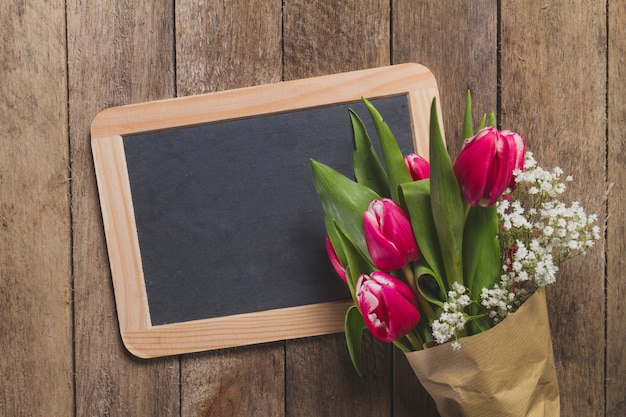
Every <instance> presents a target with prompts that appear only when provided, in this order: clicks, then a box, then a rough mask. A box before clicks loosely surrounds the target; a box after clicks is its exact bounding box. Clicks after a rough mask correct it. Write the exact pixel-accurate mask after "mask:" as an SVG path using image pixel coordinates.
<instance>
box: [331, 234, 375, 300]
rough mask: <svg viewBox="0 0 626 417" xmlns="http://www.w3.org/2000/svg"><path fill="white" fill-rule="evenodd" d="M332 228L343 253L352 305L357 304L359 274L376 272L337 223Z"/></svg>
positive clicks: (367, 258)
mask: <svg viewBox="0 0 626 417" xmlns="http://www.w3.org/2000/svg"><path fill="white" fill-rule="evenodd" d="M333 227H334V229H335V231H336V232H337V236H338V238H339V242H340V245H339V246H341V248H342V251H343V253H344V254H345V257H346V264H345V265H346V280H347V281H348V287H349V288H350V293H351V294H352V299H353V300H354V303H355V304H356V303H357V299H356V294H355V291H356V282H357V280H358V279H359V277H360V276H361V274H369V273H371V272H372V271H375V270H376V267H375V266H374V265H373V264H372V263H371V261H370V260H369V257H368V256H367V255H366V254H364V253H363V252H362V251H361V250H359V248H358V247H357V246H356V244H355V243H354V241H353V240H352V239H351V238H350V236H348V235H347V234H346V232H345V231H344V230H343V229H342V228H341V226H340V225H339V224H338V223H337V222H333Z"/></svg>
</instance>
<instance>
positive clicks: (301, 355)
mask: <svg viewBox="0 0 626 417" xmlns="http://www.w3.org/2000/svg"><path fill="white" fill-rule="evenodd" d="M389 7H390V6H389V2H388V1H380V0H378V1H372V2H363V1H360V0H353V1H344V2H313V3H312V2H307V1H303V0H290V1H285V2H284V30H283V33H284V45H285V57H284V63H285V69H284V71H285V80H292V79H298V78H307V77H311V76H316V75H324V74H331V73H337V72H344V71H351V70H357V69H364V68H371V67H379V66H383V65H388V64H389V56H390V49H389V46H390V41H389V13H390V10H389ZM322 243H323V242H320V245H321V244H322ZM366 341H367V343H365V346H364V349H365V350H364V355H365V358H364V359H365V362H366V363H367V368H366V372H365V376H364V377H363V378H362V379H359V377H358V376H357V374H356V372H355V371H354V369H353V368H352V365H351V362H350V358H349V355H348V353H347V350H346V347H345V340H344V336H343V334H338V335H330V336H325V337H320V338H311V339H301V340H296V341H288V342H287V349H286V361H287V362H286V372H287V375H286V377H287V387H286V402H287V405H286V407H287V415H288V416H298V417H301V416H348V415H358V414H361V415H375V416H381V417H382V416H388V415H391V389H392V385H391V367H390V363H391V362H390V361H391V356H390V355H391V349H390V347H389V346H388V345H385V344H383V343H381V342H379V341H377V340H373V338H371V337H369V336H368V337H367V338H366Z"/></svg>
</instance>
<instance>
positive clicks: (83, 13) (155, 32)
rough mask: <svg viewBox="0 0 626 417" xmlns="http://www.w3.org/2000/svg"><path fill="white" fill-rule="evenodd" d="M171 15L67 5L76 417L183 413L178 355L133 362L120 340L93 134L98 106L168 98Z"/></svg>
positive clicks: (159, 9) (162, 6)
mask: <svg viewBox="0 0 626 417" xmlns="http://www.w3.org/2000/svg"><path fill="white" fill-rule="evenodd" d="M171 16H172V10H171V2H154V3H145V4H142V5H138V4H135V3H128V2H125V1H113V2H108V3H107V4H106V6H105V5H103V4H100V3H94V2H77V1H70V2H68V5H67V22H68V59H69V62H68V68H69V83H70V89H69V112H70V117H69V125H70V143H71V151H72V152H71V157H72V175H73V182H72V220H73V224H72V226H73V243H74V248H73V260H74V262H73V270H74V276H75V282H74V294H75V323H74V327H75V361H76V363H75V371H76V376H75V378H76V404H75V407H76V415H80V416H96V415H97V416H102V415H107V416H129V415H150V416H168V415H171V416H174V415H179V391H178V385H179V364H178V360H177V359H176V358H174V359H166V360H158V361H150V362H147V361H139V360H136V359H135V358H133V357H132V356H131V355H130V354H129V353H128V352H127V351H126V350H125V349H124V347H123V346H122V343H121V339H120V333H119V326H118V322H117V320H116V313H115V307H114V303H113V301H114V296H113V291H112V285H111V276H110V270H109V265H108V259H107V256H106V252H105V248H106V246H105V241H104V234H103V229H102V221H101V218H102V217H101V213H100V207H99V202H98V195H97V190H96V182H95V175H94V168H93V163H92V161H93V159H92V155H91V147H90V134H89V127H90V125H91V122H92V120H93V118H94V117H95V115H96V114H97V113H98V112H99V111H100V110H102V109H103V108H106V107H110V106H113V105H118V104H127V103H133V102H140V101H148V100H151V99H158V98H166V97H171V96H172V95H173V92H174V88H173V26H172V25H173V22H172V19H171Z"/></svg>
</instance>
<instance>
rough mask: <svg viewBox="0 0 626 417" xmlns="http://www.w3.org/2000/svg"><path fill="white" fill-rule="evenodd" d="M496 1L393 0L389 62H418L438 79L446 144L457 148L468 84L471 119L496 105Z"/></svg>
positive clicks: (451, 150)
mask: <svg viewBox="0 0 626 417" xmlns="http://www.w3.org/2000/svg"><path fill="white" fill-rule="evenodd" d="M497 21H498V11H497V1H495V0H479V1H471V2H462V3H459V2H458V1H456V0H445V1H438V0H429V1H421V2H419V3H416V2H414V1H412V0H397V1H394V3H393V25H392V27H393V36H392V39H393V57H392V59H393V63H394V64H399V63H402V62H417V63H420V64H422V65H424V66H426V67H427V68H429V69H430V70H431V71H432V73H433V74H434V75H435V78H436V79H437V84H438V86H439V95H440V97H441V107H442V113H443V125H444V130H445V132H446V138H447V145H448V150H449V152H450V154H451V156H452V158H454V157H455V156H456V154H457V153H458V150H459V148H460V146H459V145H460V139H459V138H460V136H461V127H462V122H463V112H464V111H465V97H466V94H467V90H468V89H469V90H471V92H472V101H473V103H474V106H473V108H474V119H475V120H479V119H480V117H482V115H483V114H484V113H489V112H490V111H492V110H493V111H497V108H496V107H497V104H498V103H497V93H498V89H497V73H498V70H497Z"/></svg>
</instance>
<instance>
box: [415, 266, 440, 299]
mask: <svg viewBox="0 0 626 417" xmlns="http://www.w3.org/2000/svg"><path fill="white" fill-rule="evenodd" d="M415 276H416V278H415V281H416V287H417V290H418V291H419V292H420V294H421V295H422V297H424V299H425V300H426V301H428V302H429V303H431V304H434V305H436V306H437V307H442V306H443V303H444V302H445V301H446V300H447V299H448V295H447V293H446V287H445V283H444V282H443V280H442V279H441V278H440V277H438V276H437V274H436V272H435V271H433V270H432V268H430V267H429V266H428V264H427V263H426V262H423V261H418V262H417V265H416V268H415Z"/></svg>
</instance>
